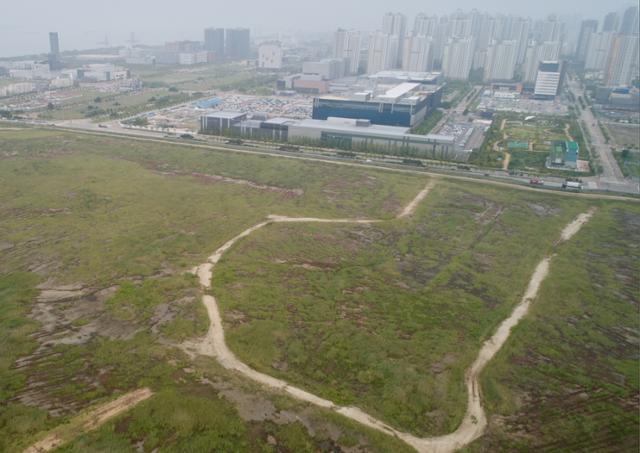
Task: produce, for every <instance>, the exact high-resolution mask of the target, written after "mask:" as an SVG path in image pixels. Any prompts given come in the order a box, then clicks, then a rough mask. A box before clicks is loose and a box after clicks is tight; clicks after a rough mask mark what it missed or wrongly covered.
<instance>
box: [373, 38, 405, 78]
mask: <svg viewBox="0 0 640 453" xmlns="http://www.w3.org/2000/svg"><path fill="white" fill-rule="evenodd" d="M398 50H399V47H398V36H397V35H390V34H387V33H382V32H375V33H372V34H371V35H370V36H369V52H368V56H367V73H368V74H374V73H376V72H380V71H385V70H387V69H394V68H395V67H396V64H397V61H398Z"/></svg>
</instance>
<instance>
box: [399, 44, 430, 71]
mask: <svg viewBox="0 0 640 453" xmlns="http://www.w3.org/2000/svg"><path fill="white" fill-rule="evenodd" d="M431 41H432V38H430V37H428V36H424V35H414V36H407V37H406V38H404V46H403V49H402V70H403V71H410V72H426V71H427V69H428V68H429V63H430V61H431Z"/></svg>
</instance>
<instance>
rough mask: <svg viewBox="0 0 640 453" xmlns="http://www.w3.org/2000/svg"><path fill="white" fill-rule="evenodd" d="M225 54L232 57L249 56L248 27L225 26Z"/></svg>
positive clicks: (242, 57) (241, 57)
mask: <svg viewBox="0 0 640 453" xmlns="http://www.w3.org/2000/svg"><path fill="white" fill-rule="evenodd" d="M224 41H225V43H224V46H225V55H226V57H227V58H232V59H245V58H249V56H250V54H251V48H250V36H249V29H248V28H227V29H226V30H225V39H224Z"/></svg>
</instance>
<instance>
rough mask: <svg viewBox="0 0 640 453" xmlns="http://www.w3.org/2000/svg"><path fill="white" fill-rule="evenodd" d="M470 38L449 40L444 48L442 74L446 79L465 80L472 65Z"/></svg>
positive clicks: (472, 46)
mask: <svg viewBox="0 0 640 453" xmlns="http://www.w3.org/2000/svg"><path fill="white" fill-rule="evenodd" d="M473 53H474V41H473V39H472V38H465V39H450V40H449V42H447V44H446V45H445V47H444V54H443V57H442V72H443V73H444V76H445V77H446V78H448V79H454V80H467V79H468V78H469V73H470V72H471V65H472V63H473Z"/></svg>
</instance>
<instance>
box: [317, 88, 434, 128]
mask: <svg viewBox="0 0 640 453" xmlns="http://www.w3.org/2000/svg"><path fill="white" fill-rule="evenodd" d="M441 99H442V87H441V86H438V85H423V84H421V83H416V82H405V83H401V84H398V85H396V86H395V87H393V88H391V89H389V90H386V91H382V92H380V93H373V92H371V91H367V92H359V93H353V94H351V95H347V96H325V97H317V98H315V99H314V100H313V114H312V117H313V119H318V120H326V119H327V118H330V117H338V118H352V119H366V120H369V121H371V122H372V123H373V124H382V125H387V126H405V127H413V126H415V125H417V124H419V123H420V122H421V121H422V120H424V118H425V116H426V115H428V114H429V113H430V112H431V111H432V110H433V109H435V108H437V107H438V106H439V105H440V101H441Z"/></svg>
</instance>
